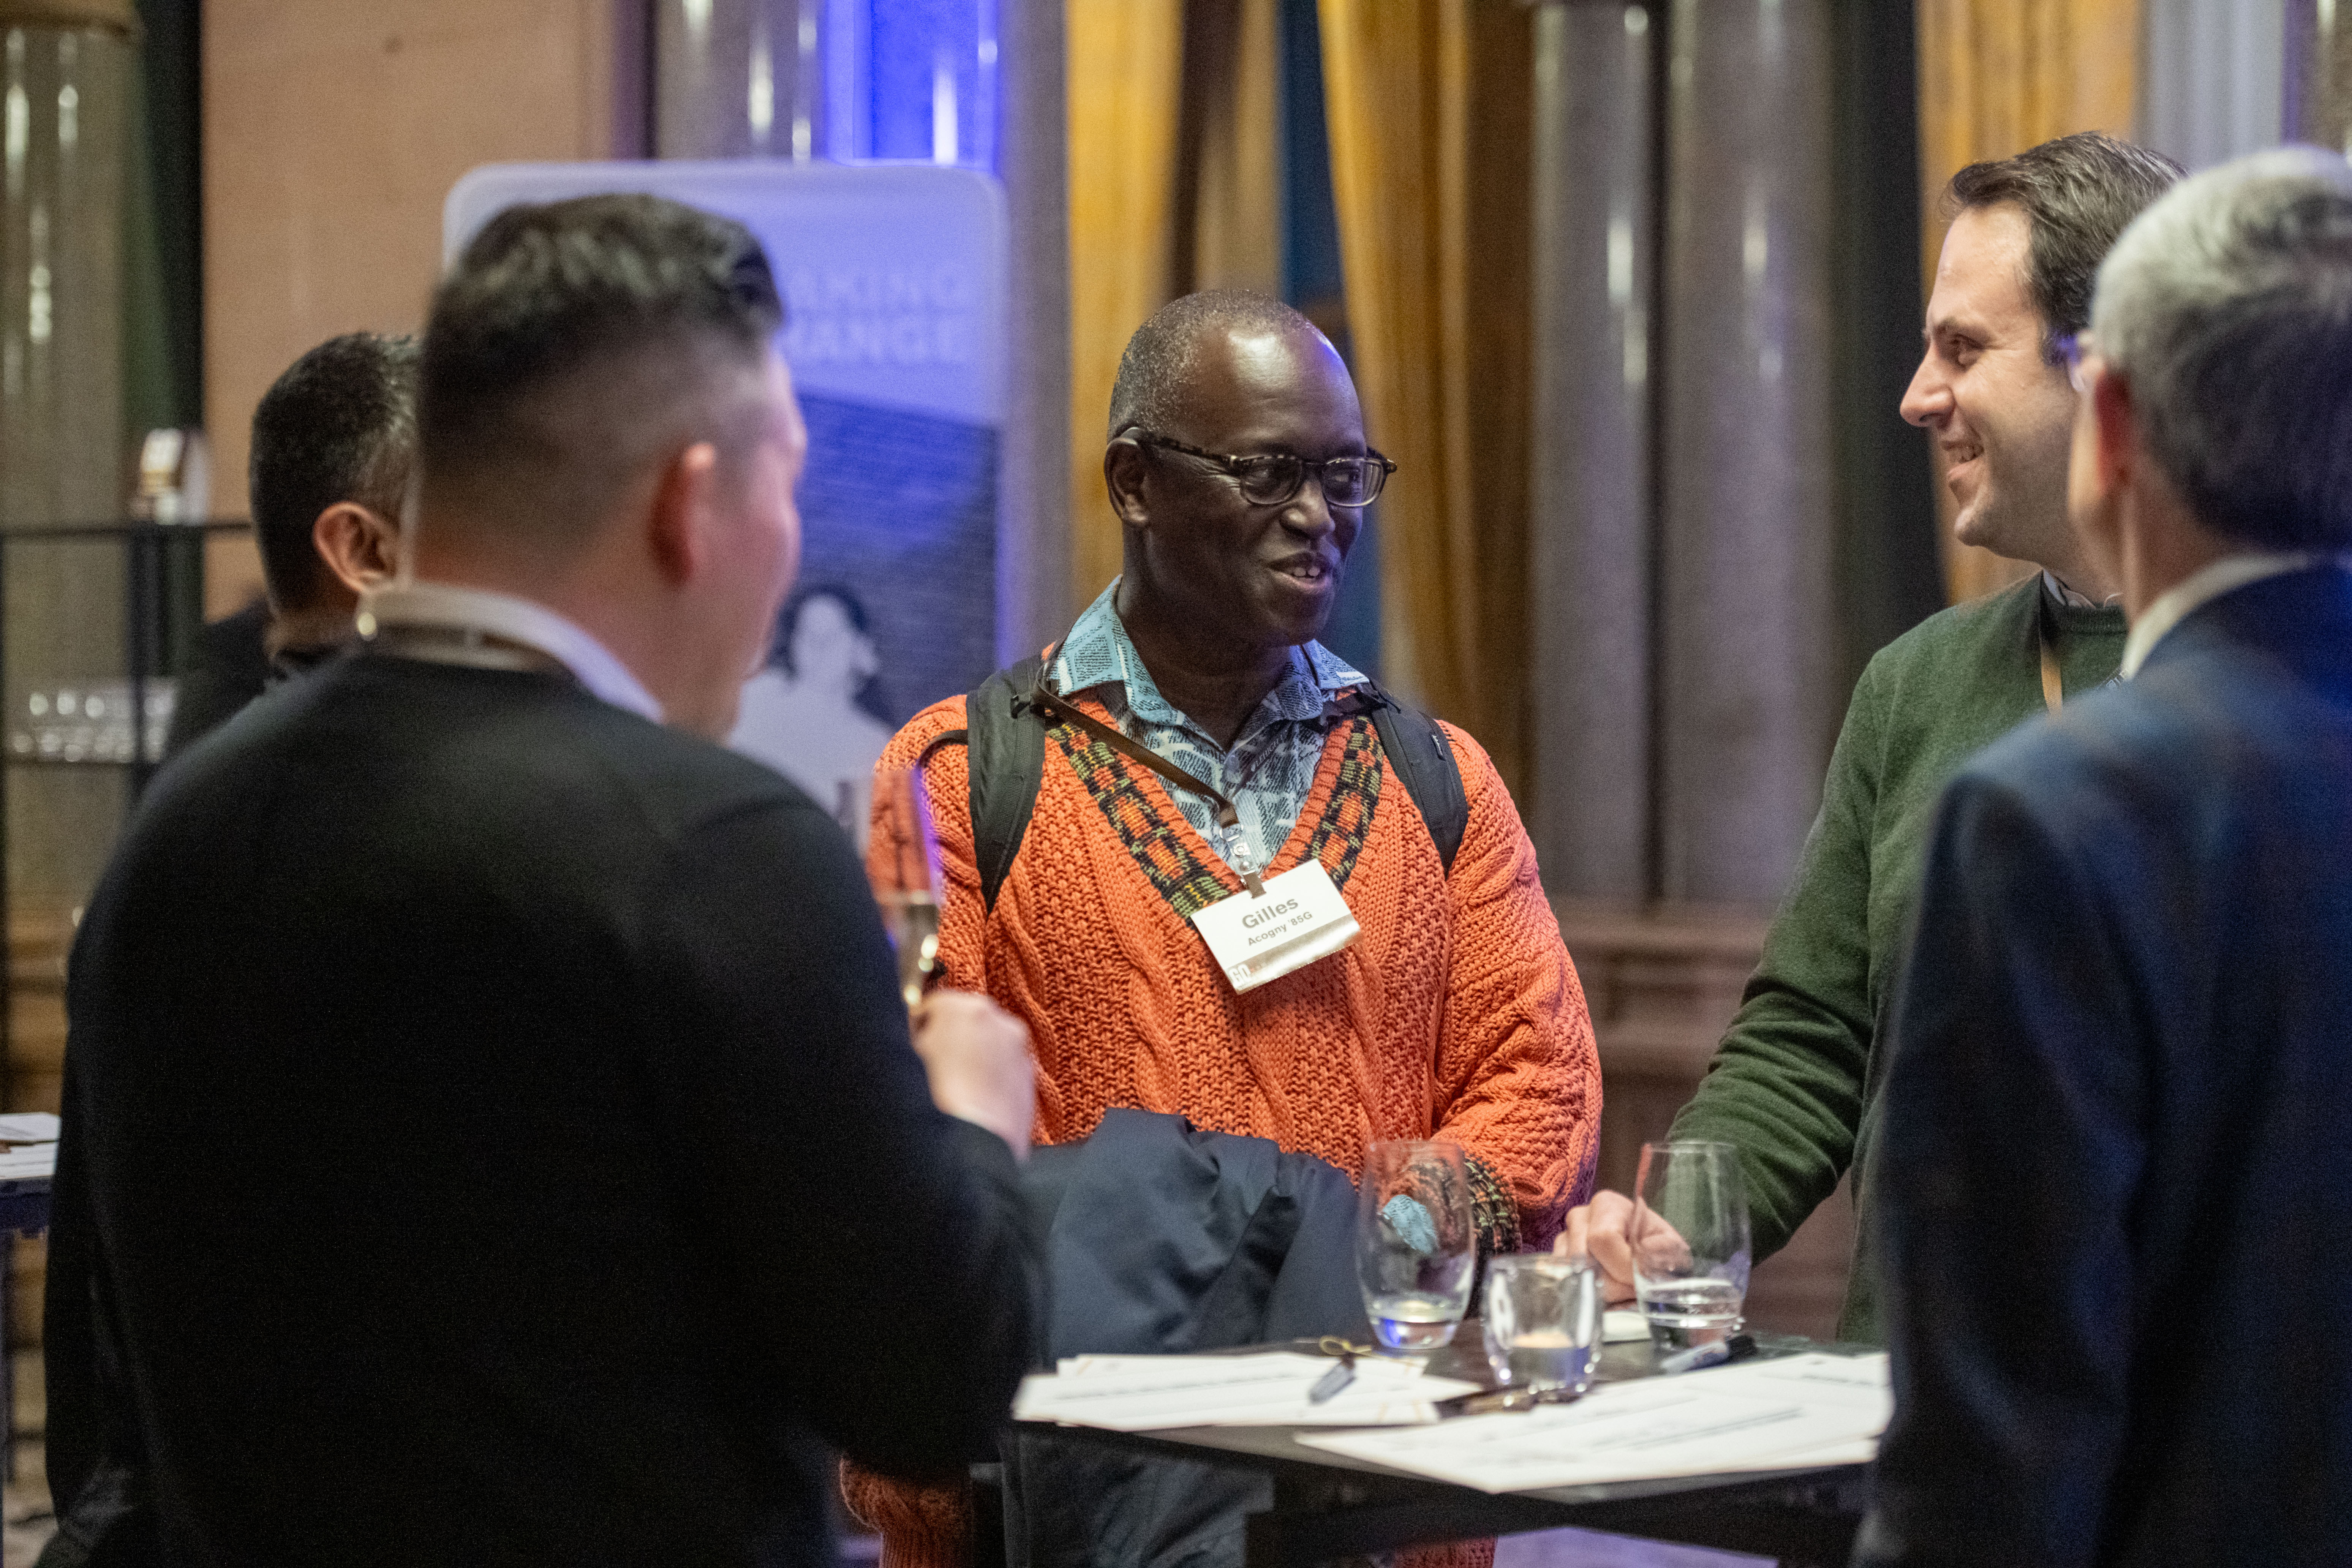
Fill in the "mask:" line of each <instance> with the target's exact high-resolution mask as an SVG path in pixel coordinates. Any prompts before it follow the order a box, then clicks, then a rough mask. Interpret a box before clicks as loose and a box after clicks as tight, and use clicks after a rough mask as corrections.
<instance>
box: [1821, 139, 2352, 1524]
mask: <svg viewBox="0 0 2352 1568" xmlns="http://www.w3.org/2000/svg"><path fill="white" fill-rule="evenodd" d="M2091 327H2092V338H2091V345H2092V346H2091V348H2090V352H2089V353H2088V354H2087V355H2086V356H2084V357H2083V358H2082V359H2081V360H2080V362H2079V363H2078V364H2077V366H2076V369H2075V380H2076V381H2077V382H2078V383H2079V384H2080V386H2081V390H2082V397H2081V399H2080V402H2081V413H2080V414H2079V416H2078V418H2077V422H2076V426H2075V440H2074V465H2073V470H2072V480H2071V484H2072V500H2073V508H2074V521H2075V524H2076V526H2077V528H2078V530H2079V531H2080V534H2081V538H2082V540H2083V544H2084V550H2085V552H2087V553H2088V554H2089V555H2090V557H2091V558H2092V559H2094V560H2095V561H2096V562H2097V563H2099V564H2100V566H2101V568H2102V569H2103V570H2104V571H2105V572H2106V573H2108V574H2111V576H2112V579H2113V581H2115V582H2116V584H2118V585H2119V587H2120V588H2121V590H2122V593H2123V599H2124V607H2125V610H2126V613H2127V614H2128V615H2129V616H2130V617H2131V621H2132V629H2131V638H2130V642H2129V644H2128V646H2127V647H2126V650H2125V654H2124V670H2125V674H2126V678H2127V679H2126V683H2125V684H2124V685H2123V686H2122V687H2120V688H2119V689H2114V690H2110V691H2104V692H2100V693H2098V694H2096V695H2095V696H2094V697H2092V698H2090V699H2089V700H2085V701H2083V702H2080V703H2076V704H2072V705H2069V706H2068V708H2067V709H2066V710H2065V712H2064V713H2063V715H2060V716H2058V717H2057V718H2055V719H2053V721H2049V722H2047V723H2041V724H2034V725H2030V726H2028V727H2027V728H2026V729H2024V730H2022V731H2019V732H2018V733H2017V734H2015V735H2013V736H2011V737H2010V738H2009V739H2008V740H2006V741H2004V742H2001V743H2000V745H1998V746H1995V747H1994V748H1992V749H1991V750H1990V751H1989V752H1986V753H1985V754H1984V755H1983V756H1982V757H1981V758H1979V760H1978V761H1977V762H1975V763H1972V764H1970V765H1969V766H1968V767H1966V768H1964V769H1963V770H1962V771H1961V772H1960V773H1959V775H1958V778H1957V779H1956V780H1955V781H1954V783H1953V784H1952V786H1951V789H1950V790H1949V792H1948V794H1947V795H1945V797H1944V801H1943V804H1942V805H1941V806H1940V807H1939V808H1938V812H1937V826H1936V831H1935V836H1934V839H1933V843H1932V847H1931V848H1930V850H1929V854H1928V860H1927V874H1926V878H1925V881H1924V883H1923V886H1922V890H1921V893H1920V900H1919V919H1918V924H1917V928H1916V937H1915V938H1914V941H1913V944H1912V953H1913V957H1912V961H1911V963H1909V965H1908V967H1907V968H1906V978H1905V981H1904V985H1903V992H1902V995H1901V997H1900V999H1899V1000H1898V1002H1897V1005H1896V1008H1895V1019H1894V1043H1893V1048H1892V1053H1891V1058H1892V1059H1891V1066H1890V1068H1889V1069H1888V1074H1887V1082H1886V1089H1885V1137H1884V1140H1883V1142H1882V1143H1881V1146H1880V1151H1881V1152H1880V1154H1879V1164H1878V1169H1877V1172H1876V1176H1875V1192H1876V1194H1877V1198H1876V1201H1877V1203H1878V1205H1879V1216H1880V1221H1881V1230H1882V1233H1883V1235H1884V1237H1885V1280H1886V1287H1887V1292H1888V1297H1889V1309H1890V1310H1889V1322H1890V1327H1891V1329H1892V1338H1893V1343H1894V1352H1895V1399H1896V1414H1895V1425H1894V1426H1893V1427H1892V1428H1891V1429H1890V1430H1889V1432H1888V1433H1887V1436H1886V1440H1885V1446H1884V1447H1883V1449H1882V1452H1881V1454H1880V1458H1879V1467H1878V1483H1879V1497H1878V1500H1877V1506H1876V1509H1875V1511H1874V1513H1873V1515H1872V1517H1871V1519H1870V1521H1869V1522H1868V1524H1867V1525H1866V1526H1865V1529H1864V1539H1863V1543H1862V1549H1861V1552H1860V1553H1859V1555H1858V1558H1857V1561H1858V1562H1861V1563H1869V1564H1892V1563H1906V1564H1907V1563H1952V1564H1959V1563H1968V1564H1970V1565H1971V1568H2000V1565H2003V1564H2011V1563H2015V1564H2024V1563H2033V1564H2037V1565H2040V1568H2064V1565H2066V1564H2072V1563H2123V1564H2135V1563H2148V1564H2156V1563H2165V1564H2170V1563H2264V1564H2288V1563H2345V1562H2347V1561H2352V1165H2347V1163H2346V1161H2345V1160H2344V1158H2343V1147H2344V1128H2345V1127H2346V1126H2347V1123H2352V1046H2348V1045H2347V1024H2346V1020H2347V1018H2352V570H2347V563H2346V559H2345V553H2344V552H2347V551H2352V167H2347V164H2346V163H2345V161H2344V160H2343V159H2342V158H2340V157H2336V156H2335V155H2333V154H2327V153H2316V152H2311V151H2307V150H2304V151H2294V152H2287V153H2269V154H2264V155H2262V156H2260V157H2256V158H2251V159H2247V160H2245V161H2243V162H2241V163H2233V164H2231V165H2228V166H2227V167H2224V168H2221V169H2217V170H2214V171H2212V172H2210V173H2209V174H2202V175H2200V176H2198V177H2197V178H2196V179H2193V180H2190V181H2188V182H2186V183H2185V184H2182V185H2180V186H2179V188H2178V189H2176V190H2175V191H2174V192H2173V193H2172V194H2171V195H2168V196H2167V197H2166V198H2164V199H2163V200H2162V201H2160V202H2158V203H2157V204H2156V205H2154V206H2152V207H2150V208H2149V209H2148V211H2147V213H2146V214H2145V215H2143V216H2141V217H2140V218H2139V219H2138V220H2137V222H2136V223H2134V224H2133V226H2131V227H2130V228H2129V229H2128V230H2126V233H2125V234H2124V236H2123V237H2122V239H2120V240H2119V241H2118V242H2117V243H2116V247H2115V250H2114V252H2113V254H2112V255H2110V256H2109V258H2107V261H2106V263H2105V266H2104V267H2103V268H2101V269H2100V273H2099V285H2098V295H2097V300H2096V302H2095V305H2094V307H2093V310H2092V317H2091Z"/></svg>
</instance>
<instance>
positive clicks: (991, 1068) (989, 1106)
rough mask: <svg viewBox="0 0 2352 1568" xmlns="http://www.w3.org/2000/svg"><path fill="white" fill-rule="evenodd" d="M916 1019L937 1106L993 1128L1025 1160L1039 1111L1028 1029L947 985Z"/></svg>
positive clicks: (919, 1051)
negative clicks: (1032, 1128)
mask: <svg viewBox="0 0 2352 1568" xmlns="http://www.w3.org/2000/svg"><path fill="white" fill-rule="evenodd" d="M910 1022H911V1023H912V1025H913V1028H914V1037H915V1055H917V1056H918V1057H920V1058H922V1062H923V1071H924V1073H925V1074H926V1076H928V1077H929V1079H930V1085H931V1103H932V1104H934V1105H936V1106H938V1107H939V1108H940V1110H944V1111H946V1112H947V1113H948V1114H949V1115H950V1116H954V1117H960V1118H961V1119H962V1120H963V1121H970V1122H972V1123H974V1124H975V1125H978V1126H981V1127H985V1128H987V1129H988V1130H989V1131H991V1132H993V1133H995V1134H996V1135H997V1136H998V1137H999V1138H1002V1139H1003V1140H1004V1142H1005V1145H1006V1146H1007V1147H1008V1148H1010V1149H1011V1150H1012V1151H1013V1158H1014V1159H1015V1160H1026V1159H1027V1158H1028V1157H1029V1133H1030V1129H1031V1126H1032V1125H1033V1123H1034V1121H1035V1120H1036V1115H1037V1069H1036V1068H1035V1066H1034V1064H1033V1063H1032V1062H1031V1060H1030V1058H1029V1026H1027V1025H1025V1024H1024V1023H1023V1022H1022V1021H1021V1020H1020V1019H1018V1018H1016V1017H1014V1016H1013V1015H1012V1014H1010V1013H1007V1012H1006V1011H1004V1010H1003V1008H1002V1007H999V1006H998V1005H996V1004H995V1003H993V1002H992V1001H990V1000H989V999H988V998H987V997H985V996H981V995H976V994H973V993H971V992H969V991H948V990H940V991H934V992H932V993H931V994H929V995H927V996H925V997H924V998H923V999H922V1001H921V1002H920V1003H919V1005H917V1006H916V1008H915V1011H914V1014H913V1016H912V1018H911V1020H910Z"/></svg>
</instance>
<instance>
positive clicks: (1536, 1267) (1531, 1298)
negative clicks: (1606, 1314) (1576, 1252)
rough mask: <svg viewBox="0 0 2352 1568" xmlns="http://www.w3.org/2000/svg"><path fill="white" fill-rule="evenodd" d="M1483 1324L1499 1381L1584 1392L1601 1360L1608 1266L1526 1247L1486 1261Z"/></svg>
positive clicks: (1489, 1356) (1515, 1385)
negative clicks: (1603, 1294)
mask: <svg viewBox="0 0 2352 1568" xmlns="http://www.w3.org/2000/svg"><path fill="white" fill-rule="evenodd" d="M1601 1310H1602V1308H1601V1271H1600V1270H1599V1269H1598V1268H1594V1267H1593V1263H1592V1259H1591V1258H1582V1257H1578V1258H1564V1257H1561V1256H1559V1255H1558V1254H1556V1253H1550V1252H1520V1253H1513V1254H1511V1255H1509V1256H1507V1257H1503V1258H1488V1259H1487V1260H1486V1311H1485V1313H1484V1314H1483V1316H1482V1320H1481V1321H1482V1326H1483V1327H1484V1329H1485V1331H1486V1364H1487V1365H1488V1366H1489V1367H1491V1368H1493V1369H1494V1373H1495V1381H1496V1382H1497V1383H1500V1384H1507V1385H1508V1386H1509V1387H1512V1388H1529V1389H1535V1390H1537V1391H1538V1392H1543V1391H1549V1390H1555V1389H1561V1390H1566V1391H1567V1392H1568V1393H1570V1394H1582V1393H1583V1392H1584V1391H1585V1390H1586V1389H1588V1388H1590V1387H1591V1386H1592V1371H1593V1367H1594V1365H1595V1363H1598V1362H1599V1361H1600V1359H1601Z"/></svg>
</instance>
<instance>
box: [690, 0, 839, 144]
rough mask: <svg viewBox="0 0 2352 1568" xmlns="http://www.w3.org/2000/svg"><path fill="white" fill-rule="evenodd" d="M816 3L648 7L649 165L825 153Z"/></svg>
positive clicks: (729, 0)
mask: <svg viewBox="0 0 2352 1568" xmlns="http://www.w3.org/2000/svg"><path fill="white" fill-rule="evenodd" d="M824 12H825V0H656V4H655V6H654V113H653V121H654V145H653V152H654V155H655V156H656V157H659V158H746V157H751V158H759V157H768V158H792V159H795V160H798V161H800V162H803V163H805V162H807V161H808V160H809V159H811V158H816V157H822V156H823V155H824V153H825V151H826V148H825V111H824V58H825V57H824V49H823V43H824Z"/></svg>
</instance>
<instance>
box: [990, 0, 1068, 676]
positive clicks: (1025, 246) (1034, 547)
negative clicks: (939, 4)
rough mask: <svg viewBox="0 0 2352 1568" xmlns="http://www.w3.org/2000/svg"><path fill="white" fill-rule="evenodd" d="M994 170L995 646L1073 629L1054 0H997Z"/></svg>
mask: <svg viewBox="0 0 2352 1568" xmlns="http://www.w3.org/2000/svg"><path fill="white" fill-rule="evenodd" d="M997 47H998V54H997V59H998V68H999V69H1000V71H1001V72H1002V76H1001V79H1000V80H1001V90H1000V91H999V93H998V97H997V102H998V104H999V105H1000V108H999V110H998V114H999V120H998V137H999V141H998V143H997V148H998V170H999V173H1000V174H1001V176H1002V178H1003V181H1004V205H1005V216H1006V217H1007V219H1008V226H1009V228H1010V230H1011V234H1012V247H1011V254H1010V257H1009V260H1010V263H1011V266H1010V275H1009V279H1008V282H1009V285H1010V288H1009V294H1010V298H1011V301H1012V310H1011V316H1012V320H1011V322H1010V331H1011V339H1012V341H1011V344H1010V353H1008V355H1007V356H1006V387H1005V421H1004V445H1003V467H1002V468H1000V469H999V470H998V479H997V483H998V487H999V488H998V491H997V531H996V654H997V658H999V659H1000V660H1002V661H1003V662H1004V663H1007V664H1010V663H1012V662H1013V661H1014V660H1016V659H1019V658H1025V657H1026V656H1027V655H1029V654H1033V653H1034V652H1036V651H1037V650H1038V649H1039V648H1042V647H1045V645H1046V644H1047V643H1049V642H1052V641H1053V640H1055V638H1056V637H1060V636H1061V635H1062V633H1063V632H1065V631H1066V630H1067V629H1068V628H1069V621H1070V617H1071V616H1072V615H1073V614H1074V613H1075V610H1074V607H1073V606H1072V605H1071V604H1070V479H1069V465H1070V458H1069V446H1068V443H1069V427H1070V423H1069V422H1070V216H1069V214H1070V175H1069V151H1068V141H1069V127H1068V110H1067V104H1066V96H1065V89H1064V83H1065V79H1066V76H1065V73H1066V61H1065V59H1064V49H1065V47H1066V43H1065V37H1064V33H1063V22H1062V0H999V5H998V10H997Z"/></svg>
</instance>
